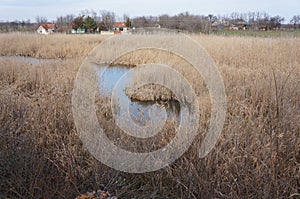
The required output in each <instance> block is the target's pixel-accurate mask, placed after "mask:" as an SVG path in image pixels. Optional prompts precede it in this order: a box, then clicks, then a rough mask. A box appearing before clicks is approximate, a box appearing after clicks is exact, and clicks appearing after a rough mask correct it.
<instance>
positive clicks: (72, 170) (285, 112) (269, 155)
mask: <svg viewBox="0 0 300 199" xmlns="http://www.w3.org/2000/svg"><path fill="white" fill-rule="evenodd" d="M192 38H193V39H195V40H196V41H197V42H199V43H200V44H201V45H203V46H204V47H205V49H206V50H207V51H208V52H209V54H210V55H211V56H212V58H213V59H214V60H215V62H216V64H217V66H218V68H219V70H220V71H221V74H222V76H223V78H224V82H225V87H226V93H227V97H228V100H227V101H228V104H227V106H228V111H227V118H226V122H225V126H224V129H223V132H222V136H221V138H220V139H219V142H218V144H217V146H216V147H215V149H214V150H213V151H212V152H211V153H210V154H209V155H208V156H207V157H206V158H204V159H199V158H198V149H199V145H200V143H201V142H200V141H201V139H202V138H201V136H199V137H198V138H197V139H196V140H195V142H194V144H193V145H192V146H191V147H190V149H189V150H188V151H187V152H186V153H185V154H184V156H182V157H181V158H179V159H178V160H177V161H176V162H175V163H173V164H172V165H171V166H169V167H167V168H165V169H162V170H160V171H157V172H153V173H146V174H127V173H122V172H118V171H115V170H113V169H110V168H108V167H106V166H105V165H103V164H101V163H99V162H97V161H96V160H95V159H94V158H93V157H91V156H90V155H89V153H88V152H87V151H86V150H85V149H84V148H83V147H82V145H81V142H80V139H79V138H78V136H77V133H76V129H75V126H74V122H73V118H72V111H71V92H72V87H73V81H74V78H75V76H76V72H77V70H78V67H79V66H80V64H81V62H82V60H83V58H84V57H85V56H86V55H87V53H88V52H89V51H90V50H91V49H92V48H93V47H94V46H96V45H97V44H98V43H99V42H101V40H103V39H104V38H103V37H100V36H97V37H96V36H91V35H87V36H78V35H77V36H73V35H51V36H49V37H44V36H37V35H21V34H2V35H0V41H1V44H2V48H1V49H0V54H1V55H5V56H6V55H26V56H33V57H39V58H70V59H65V60H64V61H60V62H53V63H49V64H48V65H47V66H45V65H43V64H39V63H33V64H30V63H24V62H21V61H18V60H12V61H8V60H6V61H3V60H0V68H1V69H0V133H1V134H0V137H1V139H0V197H18V198H42V197H43V198H44V197H48V198H64V197H66V198H72V197H73V198H74V196H75V195H76V194H78V193H79V192H85V191H87V190H91V189H98V188H99V187H100V188H105V189H108V190H109V191H110V193H113V194H114V195H118V196H119V197H120V198H288V197H290V198H293V197H294V198H296V197H297V196H298V197H299V194H300V190H299V185H300V176H299V172H300V171H299V168H300V150H299V146H300V124H299V121H300V81H299V80H300V40H299V39H297V38H293V39H292V38H276V39H275V38H268V39H264V38H240V37H221V36H203V35H192ZM3 46H4V47H3ZM143 57H144V56H143ZM195 86H196V87H197V85H195ZM197 88H199V89H200V87H197ZM201 89H202V87H201ZM199 93H201V92H200V91H199ZM99 100H100V102H101V100H103V99H99ZM204 101H206V102H205V103H204V104H202V105H201V107H200V108H201V110H200V112H201V124H202V125H203V128H202V129H203V130H202V131H201V132H200V134H201V133H203V132H204V129H206V128H207V125H208V121H209V109H208V108H207V107H206V106H205V104H209V99H204ZM100 104H102V106H99V107H98V114H99V115H101V114H102V116H99V119H101V118H102V119H101V120H102V122H106V124H107V125H106V128H107V129H108V130H111V131H112V133H118V132H114V129H115V128H114V127H113V123H112V122H111V119H112V118H111V115H110V114H109V108H108V107H107V106H106V104H105V103H100ZM167 133H169V132H167ZM168 135H169V134H168ZM170 136H172V135H170ZM129 141H131V140H129ZM129 141H127V142H129ZM125 144H126V143H125Z"/></svg>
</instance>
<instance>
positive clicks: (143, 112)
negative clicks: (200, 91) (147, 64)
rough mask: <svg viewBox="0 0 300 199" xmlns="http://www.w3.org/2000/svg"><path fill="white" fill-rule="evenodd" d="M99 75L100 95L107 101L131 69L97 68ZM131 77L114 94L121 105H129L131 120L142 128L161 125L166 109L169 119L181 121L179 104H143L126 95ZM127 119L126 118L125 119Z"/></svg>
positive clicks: (121, 67) (154, 102)
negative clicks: (154, 124) (149, 125)
mask: <svg viewBox="0 0 300 199" xmlns="http://www.w3.org/2000/svg"><path fill="white" fill-rule="evenodd" d="M96 67H97V70H98V71H97V72H98V75H99V77H100V78H99V82H98V86H99V94H100V95H101V96H105V97H106V98H107V99H111V95H112V90H113V88H114V87H115V86H116V84H117V82H118V81H119V80H120V79H121V77H122V76H123V75H125V74H126V73H127V72H129V71H130V69H131V68H129V67H125V66H109V67H107V68H106V69H105V67H101V66H96ZM130 78H131V77H130V76H128V75H127V81H125V83H124V82H121V83H119V84H118V87H117V88H115V91H114V94H115V95H117V98H118V101H119V102H120V104H126V103H127V104H128V109H129V113H130V117H131V119H132V120H133V121H134V122H135V123H137V124H138V125H140V126H146V125H148V124H149V123H155V122H158V123H160V121H159V120H163V118H164V116H163V115H162V113H161V112H162V111H164V110H163V109H165V112H166V117H167V118H168V119H174V120H175V121H179V119H180V118H179V117H180V105H179V102H175V101H167V102H156V101H153V102H141V101H132V100H131V99H130V98H128V96H127V95H126V94H125V88H126V87H128V86H129V82H130ZM121 112H122V111H120V112H118V111H117V113H115V114H117V115H118V117H122V116H121V115H122V114H123V113H121ZM123 119H125V118H123Z"/></svg>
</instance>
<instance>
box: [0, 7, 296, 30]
mask: <svg viewBox="0 0 300 199" xmlns="http://www.w3.org/2000/svg"><path fill="white" fill-rule="evenodd" d="M116 21H122V22H125V23H126V25H127V26H128V27H136V28H140V27H158V26H159V27H161V28H168V29H177V30H182V31H187V32H204V33H205V32H209V31H211V30H212V27H213V26H218V25H224V26H226V25H227V26H228V25H230V24H239V23H247V24H249V29H252V30H258V29H261V28H263V29H265V30H274V29H280V28H282V27H283V26H284V27H285V28H288V29H300V15H294V16H293V17H292V18H291V19H290V20H288V19H284V18H283V17H281V16H280V15H276V16H271V15H269V14H268V13H266V12H247V13H239V12H232V13H230V14H227V15H212V14H211V15H195V14H190V13H189V12H183V13H179V14H177V15H173V16H171V15H168V14H163V15H160V16H139V17H133V18H130V17H129V16H128V15H123V16H122V17H118V16H117V15H116V14H115V13H114V12H112V11H107V10H99V11H94V10H83V11H81V12H80V14H79V15H77V16H75V15H74V14H67V15H64V16H59V17H57V18H56V20H54V21H52V22H53V23H56V25H57V27H58V32H70V30H71V29H75V30H77V29H79V28H80V29H85V30H86V31H87V32H91V33H92V32H96V31H103V30H106V31H107V30H112V28H113V24H114V23H115V22H116ZM46 22H49V21H48V20H47V18H46V17H40V16H37V17H36V23H31V22H30V20H27V21H14V22H2V23H0V32H12V31H28V32H29V31H34V30H35V29H36V28H37V27H38V26H39V24H41V23H46ZM284 22H286V23H284Z"/></svg>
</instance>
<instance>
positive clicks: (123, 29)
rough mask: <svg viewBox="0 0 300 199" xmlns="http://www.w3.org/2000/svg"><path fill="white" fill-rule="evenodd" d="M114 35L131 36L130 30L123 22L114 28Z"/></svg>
mask: <svg viewBox="0 0 300 199" xmlns="http://www.w3.org/2000/svg"><path fill="white" fill-rule="evenodd" d="M113 30H114V34H130V28H129V27H127V26H126V25H125V24H124V23H123V22H116V23H114V26H113Z"/></svg>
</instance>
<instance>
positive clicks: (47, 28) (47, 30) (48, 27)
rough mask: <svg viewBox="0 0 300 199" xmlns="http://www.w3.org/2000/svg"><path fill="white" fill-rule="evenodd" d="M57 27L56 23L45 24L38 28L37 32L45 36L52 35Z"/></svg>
mask: <svg viewBox="0 0 300 199" xmlns="http://www.w3.org/2000/svg"><path fill="white" fill-rule="evenodd" d="M56 30H57V27H56V24H54V23H44V24H40V26H39V27H38V28H37V30H36V32H37V33H39V34H43V35H48V34H51V33H54V32H56Z"/></svg>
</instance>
